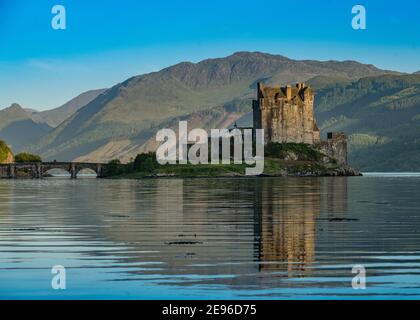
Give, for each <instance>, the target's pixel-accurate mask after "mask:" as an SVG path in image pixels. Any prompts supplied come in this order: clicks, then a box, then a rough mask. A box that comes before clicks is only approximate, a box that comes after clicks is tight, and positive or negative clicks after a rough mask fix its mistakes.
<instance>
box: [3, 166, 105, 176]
mask: <svg viewBox="0 0 420 320" xmlns="http://www.w3.org/2000/svg"><path fill="white" fill-rule="evenodd" d="M105 167H106V164H103V163H78V162H42V163H41V162H38V163H9V164H0V178H6V179H7V178H8V179H16V178H28V179H40V178H43V177H46V176H48V171H50V170H52V169H62V170H65V171H67V172H68V173H69V174H70V177H71V178H72V179H76V178H77V175H78V174H79V172H80V171H81V170H83V169H91V170H93V171H94V172H95V173H96V175H97V177H98V178H102V177H103V176H104V170H103V169H104V168H105Z"/></svg>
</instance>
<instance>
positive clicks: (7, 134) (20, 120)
mask: <svg viewBox="0 0 420 320" xmlns="http://www.w3.org/2000/svg"><path fill="white" fill-rule="evenodd" d="M51 129H52V128H51V127H50V126H48V125H46V124H41V123H36V122H35V121H34V120H33V119H32V118H31V117H30V116H29V114H28V113H27V112H26V111H25V110H24V109H23V108H22V107H21V106H20V105H18V104H12V105H11V106H10V107H8V108H6V109H3V110H0V140H5V141H7V143H8V144H9V146H10V147H11V148H12V149H13V150H14V151H15V152H19V151H21V150H22V148H24V146H25V145H28V144H32V143H34V142H36V141H37V140H39V139H40V138H41V137H43V136H44V135H45V134H47V133H48V132H49V131H50V130H51Z"/></svg>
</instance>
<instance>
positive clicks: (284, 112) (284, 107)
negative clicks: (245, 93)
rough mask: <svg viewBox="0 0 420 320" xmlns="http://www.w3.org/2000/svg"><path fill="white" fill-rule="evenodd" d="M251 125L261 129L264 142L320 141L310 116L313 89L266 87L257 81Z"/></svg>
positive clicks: (316, 128) (311, 142)
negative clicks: (252, 122)
mask: <svg viewBox="0 0 420 320" xmlns="http://www.w3.org/2000/svg"><path fill="white" fill-rule="evenodd" d="M253 113H254V129H264V142H265V144H267V143H270V142H278V143H284V142H294V143H307V144H316V143H318V142H319V141H320V134H319V129H318V127H317V125H316V121H315V118H314V92H313V90H312V88H310V87H307V86H305V85H304V84H303V83H298V84H296V85H295V86H293V87H292V86H286V87H280V88H279V87H277V88H272V87H266V86H264V85H263V84H262V83H258V99H257V100H254V101H253Z"/></svg>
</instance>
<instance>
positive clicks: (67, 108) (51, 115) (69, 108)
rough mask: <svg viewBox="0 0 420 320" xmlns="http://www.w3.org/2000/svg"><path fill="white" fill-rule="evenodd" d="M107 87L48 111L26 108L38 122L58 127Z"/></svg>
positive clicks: (87, 93)
mask: <svg viewBox="0 0 420 320" xmlns="http://www.w3.org/2000/svg"><path fill="white" fill-rule="evenodd" d="M105 90H106V89H98V90H90V91H87V92H84V93H82V94H80V95H78V96H77V97H75V98H73V99H71V100H70V101H68V102H66V103H65V104H63V105H62V106H61V107H58V108H55V109H52V110H47V111H41V112H39V111H36V110H33V109H25V110H26V111H27V112H28V113H29V114H30V116H31V118H32V119H34V121H36V122H43V123H46V124H48V125H49V126H50V127H53V128H55V127H57V126H58V125H59V124H60V123H62V122H63V121H64V120H66V119H67V118H68V117H69V116H71V115H72V114H74V113H75V112H76V111H77V110H79V109H80V108H81V107H84V106H85V105H87V104H88V103H89V102H91V101H92V100H93V99H95V98H96V97H98V96H99V95H100V94H102V93H103V92H104V91H105Z"/></svg>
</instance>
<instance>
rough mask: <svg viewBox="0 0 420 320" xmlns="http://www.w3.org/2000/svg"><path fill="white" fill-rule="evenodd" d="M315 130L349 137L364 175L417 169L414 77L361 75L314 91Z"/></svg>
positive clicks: (419, 147)
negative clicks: (364, 172)
mask: <svg viewBox="0 0 420 320" xmlns="http://www.w3.org/2000/svg"><path fill="white" fill-rule="evenodd" d="M315 105H316V106H315V114H316V118H317V121H318V126H319V127H320V129H321V130H322V132H323V134H324V135H325V133H326V132H328V131H344V132H346V133H347V134H348V135H349V141H350V155H349V161H350V163H351V164H352V165H353V166H357V167H359V168H361V169H362V170H364V171H420V161H419V159H420V140H419V137H420V75H385V76H379V77H367V78H363V79H360V80H358V81H355V82H352V83H349V84H337V85H336V86H333V87H327V88H324V89H320V90H318V92H317V94H316V97H315Z"/></svg>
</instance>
